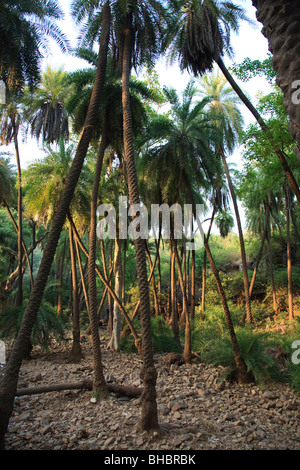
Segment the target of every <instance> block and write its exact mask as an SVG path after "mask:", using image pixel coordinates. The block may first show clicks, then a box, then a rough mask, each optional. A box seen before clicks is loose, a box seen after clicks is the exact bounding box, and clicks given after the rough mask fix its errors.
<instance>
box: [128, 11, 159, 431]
mask: <svg viewBox="0 0 300 470" xmlns="http://www.w3.org/2000/svg"><path fill="white" fill-rule="evenodd" d="M127 19H128V25H127V26H126V27H125V28H124V45H123V58H122V61H123V62H122V107H123V138H124V153H125V162H126V172H127V180H128V188H129V197H130V203H131V204H132V205H133V204H139V203H140V198H139V191H138V182H137V174H136V166H135V156H134V143H133V132H132V116H131V108H130V93H129V79H130V74H131V46H132V38H133V26H132V15H131V14H128V17H127ZM134 247H135V254H136V263H137V273H138V281H139V294H140V307H139V309H140V320H141V327H142V359H143V370H142V378H143V381H144V391H143V395H142V413H141V421H140V429H141V430H143V431H150V430H153V429H158V413H157V403H156V379H157V372H156V369H155V366H154V357H153V345H152V336H151V321H150V320H151V318H150V299H149V289H148V280H147V265H146V253H145V240H143V239H142V238H138V239H137V240H134Z"/></svg>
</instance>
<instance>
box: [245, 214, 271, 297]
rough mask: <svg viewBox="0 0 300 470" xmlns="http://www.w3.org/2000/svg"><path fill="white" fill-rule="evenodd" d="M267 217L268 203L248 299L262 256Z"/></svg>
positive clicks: (267, 222)
mask: <svg viewBox="0 0 300 470" xmlns="http://www.w3.org/2000/svg"><path fill="white" fill-rule="evenodd" d="M269 217H270V206H269V205H268V206H267V209H266V216H265V227H264V232H263V236H262V239H261V243H260V248H259V252H258V255H257V258H256V260H255V266H254V270H253V274H252V279H251V283H250V287H249V296H250V299H251V297H252V293H253V288H254V284H255V279H256V275H257V271H258V266H259V263H260V260H261V257H262V253H263V248H264V244H265V240H266V237H267V231H268V226H269Z"/></svg>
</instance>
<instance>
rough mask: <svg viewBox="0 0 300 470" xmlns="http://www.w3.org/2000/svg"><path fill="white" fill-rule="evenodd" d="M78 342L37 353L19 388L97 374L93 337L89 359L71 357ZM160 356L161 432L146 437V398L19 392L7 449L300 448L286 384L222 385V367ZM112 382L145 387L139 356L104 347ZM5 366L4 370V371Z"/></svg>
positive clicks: (299, 412)
mask: <svg viewBox="0 0 300 470" xmlns="http://www.w3.org/2000/svg"><path fill="white" fill-rule="evenodd" d="M69 348H70V344H69V343H67V344H64V345H56V347H55V348H54V349H53V350H51V352H48V353H42V352H41V351H38V350H33V353H32V359H30V360H26V361H23V364H22V367H21V370H20V375H19V384H18V387H19V388H21V387H33V386H35V387H36V386H43V385H50V384H61V383H66V382H67V383H70V382H71V383H73V382H82V381H83V380H84V379H87V378H90V379H91V378H92V351H91V346H90V342H89V341H88V340H86V341H85V342H83V352H84V359H82V361H81V362H80V363H79V364H71V363H69V362H68V354H69V353H68V351H69ZM165 358H166V355H164V354H162V355H155V365H156V369H157V372H158V380H157V403H158V412H159V422H160V424H161V432H159V433H154V434H152V435H151V436H150V435H149V434H146V433H144V434H141V433H140V431H139V430H138V424H139V421H140V414H141V406H140V404H141V398H140V397H139V398H132V399H129V398H128V397H122V396H117V395H116V394H114V393H110V394H109V397H108V398H107V399H106V400H102V401H99V402H97V403H92V402H91V391H88V390H72V391H60V392H50V393H44V394H38V395H31V396H20V397H16V399H15V405H14V410H13V414H12V416H11V420H10V424H9V430H8V433H7V436H6V448H7V450H48V451H50V450H100V451H101V450H108V451H111V450H122V451H127V450H128V451H130V450H131V451H133V450H156V451H157V450H178V451H180V450H195V451H197V450H299V449H300V420H299V418H300V407H299V405H300V397H299V395H296V394H295V393H294V392H293V391H292V390H291V389H290V388H289V387H288V385H285V384H278V383H276V384H274V383H273V384H269V385H266V386H264V388H263V389H260V388H259V387H258V386H256V385H253V384H252V385H243V386H242V385H237V384H232V383H229V382H224V381H223V382H220V381H219V377H220V374H221V372H222V368H221V367H220V368H213V367H210V366H207V365H204V364H201V363H193V364H191V365H186V364H183V365H181V366H177V365H175V364H172V365H171V366H169V365H167V364H166V361H165ZM102 360H103V364H104V371H105V376H106V379H107V380H108V381H109V380H110V381H115V382H117V383H119V384H123V385H135V386H138V387H140V386H141V382H140V377H139V373H140V368H141V360H140V357H139V356H138V355H136V354H125V353H120V352H112V351H108V350H107V349H106V348H105V347H104V346H103V352H102ZM2 371H3V369H2Z"/></svg>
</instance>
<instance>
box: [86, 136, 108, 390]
mask: <svg viewBox="0 0 300 470" xmlns="http://www.w3.org/2000/svg"><path fill="white" fill-rule="evenodd" d="M106 147H107V140H106V137H105V131H104V132H103V133H102V139H101V143H100V148H99V153H98V157H97V163H96V170H95V176H94V183H93V190H92V201H91V220H90V249H89V258H88V286H89V320H90V326H91V340H92V348H93V361H94V386H93V390H94V392H96V393H97V394H98V395H100V396H106V395H107V387H106V383H105V378H104V375H103V366H102V359H101V346H100V337H99V330H98V323H99V322H98V315H97V313H98V306H97V286H96V250H97V207H98V193H99V184H100V177H101V171H102V165H103V159H104V154H105V149H106Z"/></svg>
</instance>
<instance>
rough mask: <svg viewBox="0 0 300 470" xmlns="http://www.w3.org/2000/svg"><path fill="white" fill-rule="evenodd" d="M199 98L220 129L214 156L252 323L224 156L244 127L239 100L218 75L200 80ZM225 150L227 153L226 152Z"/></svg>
mask: <svg viewBox="0 0 300 470" xmlns="http://www.w3.org/2000/svg"><path fill="white" fill-rule="evenodd" d="M200 93H201V96H207V97H209V112H210V114H211V116H212V117H213V119H215V120H216V125H217V126H218V127H220V130H221V135H222V139H221V141H220V143H219V144H218V145H217V148H216V150H217V152H218V153H219V154H220V156H221V159H222V162H223V166H224V170H225V174H226V178H227V182H228V186H229V190H230V195H231V199H232V203H233V207H234V212H235V217H236V222H237V227H238V233H239V240H240V249H241V257H242V269H243V278H244V294H245V303H246V312H247V321H248V322H249V323H251V322H252V312H251V302H250V295H249V279H248V270H247V258H246V250H245V243H244V236H243V229H242V224H241V218H240V214H239V209H238V204H237V198H236V192H235V189H234V185H233V182H232V178H231V175H230V171H229V168H228V164H227V160H226V156H225V152H226V151H227V152H228V153H232V151H233V150H234V148H235V146H236V144H237V143H238V141H239V137H240V133H241V130H242V125H243V118H242V115H241V112H240V110H239V108H238V104H239V100H238V98H237V96H236V94H235V93H234V90H233V89H232V88H231V87H228V86H227V80H226V78H225V77H224V76H221V75H220V74H217V73H211V74H210V75H206V76H204V77H203V78H202V80H201V82H200ZM225 148H226V150H225Z"/></svg>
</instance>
